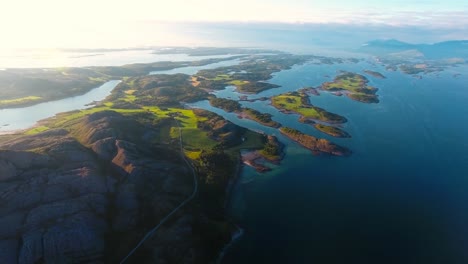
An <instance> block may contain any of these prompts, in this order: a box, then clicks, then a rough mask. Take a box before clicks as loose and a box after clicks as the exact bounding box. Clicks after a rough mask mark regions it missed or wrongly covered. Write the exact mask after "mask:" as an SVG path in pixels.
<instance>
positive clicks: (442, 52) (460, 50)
mask: <svg viewBox="0 0 468 264" xmlns="http://www.w3.org/2000/svg"><path fill="white" fill-rule="evenodd" d="M359 51H360V52H364V53H368V54H373V55H379V56H383V55H391V56H399V55H400V54H414V55H415V56H418V57H420V56H423V57H424V58H426V59H447V58H464V59H467V58H468V40H454V41H445V42H439V43H434V44H410V43H406V42H402V41H399V40H395V39H390V40H373V41H369V42H367V43H365V44H363V45H362V46H361V47H360V48H359Z"/></svg>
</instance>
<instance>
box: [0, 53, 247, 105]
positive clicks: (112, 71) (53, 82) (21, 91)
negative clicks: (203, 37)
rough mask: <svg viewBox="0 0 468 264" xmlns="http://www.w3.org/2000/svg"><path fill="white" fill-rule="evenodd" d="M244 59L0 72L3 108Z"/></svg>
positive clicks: (0, 101)
mask: <svg viewBox="0 0 468 264" xmlns="http://www.w3.org/2000/svg"><path fill="white" fill-rule="evenodd" d="M241 57H242V56H232V57H227V58H217V59H205V60H200V61H179V62H171V61H165V62H164V61H163V62H155V63H135V64H128V65H123V66H99V67H84V68H73V67H67V68H44V69H4V70H2V71H0V98H1V100H0V109H2V108H12V107H24V106H30V105H34V104H38V103H41V102H47V101H52V100H59V99H63V98H67V97H72V96H77V95H82V94H85V93H86V92H88V91H90V90H91V89H93V88H96V87H98V86H100V85H102V84H104V83H105V82H107V81H109V80H115V79H123V78H128V77H135V76H142V75H147V74H148V73H150V72H152V71H162V70H170V69H175V68H179V67H187V66H203V65H208V64H212V63H216V62H221V61H226V60H232V59H236V58H241Z"/></svg>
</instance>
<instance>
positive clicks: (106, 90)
mask: <svg viewBox="0 0 468 264" xmlns="http://www.w3.org/2000/svg"><path fill="white" fill-rule="evenodd" d="M124 53H128V52H127V51H125V52H124ZM130 53H132V52H130ZM136 54H140V52H137V53H136ZM157 56H158V58H159V60H160V59H161V58H163V57H164V58H167V59H168V58H170V57H171V56H174V58H175V61H177V60H178V59H180V60H186V59H187V58H190V59H189V60H194V59H195V58H196V59H207V58H224V57H230V56H232V55H226V56H224V55H221V56H203V57H193V56H188V55H186V54H168V55H157ZM139 58H140V57H139V56H136V57H131V56H130V55H129V58H127V59H126V60H128V61H134V62H135V61H136V60H138V59H139ZM150 59H155V58H152V57H150ZM148 60H149V59H148V58H146V59H145V61H148ZM240 61H241V60H239V59H234V60H227V61H222V62H217V63H211V64H208V65H204V66H196V67H180V68H176V69H173V70H167V71H154V72H151V73H150V74H176V73H184V74H194V73H196V72H197V71H199V70H203V69H213V68H218V67H224V66H231V65H236V64H239V62H240ZM104 62H105V61H103V62H102V63H104ZM120 62H122V60H120ZM115 63H116V62H115V61H114V62H113V63H110V64H111V65H120V64H122V63H118V64H115ZM119 82H120V81H118V80H113V81H109V82H106V83H105V84H103V85H102V86H100V87H97V88H95V89H93V90H91V91H89V92H88V93H86V94H84V95H80V96H75V97H70V98H65V99H62V100H57V101H52V102H46V103H40V104H37V105H33V106H29V107H22V108H12V109H0V120H1V122H2V123H0V134H1V133H8V132H12V131H16V130H19V129H26V128H29V127H32V126H34V125H35V124H36V123H37V121H39V120H42V119H45V118H48V117H52V116H54V115H56V114H58V113H61V112H68V111H73V110H78V109H84V108H88V107H91V105H89V104H90V103H92V102H94V101H101V100H103V99H105V98H106V97H107V96H108V95H110V93H111V92H112V90H113V89H114V88H115V87H116V86H117V84H118V83H119Z"/></svg>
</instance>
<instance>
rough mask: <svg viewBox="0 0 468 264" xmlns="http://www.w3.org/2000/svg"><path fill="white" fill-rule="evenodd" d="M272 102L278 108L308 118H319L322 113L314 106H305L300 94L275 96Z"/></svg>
mask: <svg viewBox="0 0 468 264" xmlns="http://www.w3.org/2000/svg"><path fill="white" fill-rule="evenodd" d="M271 103H272V105H273V106H274V107H276V108H279V109H284V110H287V111H293V112H296V113H298V114H300V115H302V116H304V117H307V118H314V119H319V118H320V117H321V116H320V113H319V112H317V110H315V109H314V108H313V107H304V105H303V104H302V97H301V96H300V95H290V94H283V95H278V96H274V97H272V98H271Z"/></svg>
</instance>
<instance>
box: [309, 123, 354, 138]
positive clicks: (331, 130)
mask: <svg viewBox="0 0 468 264" xmlns="http://www.w3.org/2000/svg"><path fill="white" fill-rule="evenodd" d="M314 127H315V128H316V129H317V130H319V131H321V132H323V133H325V134H328V135H330V136H332V137H338V138H350V137H351V135H350V134H348V132H346V131H344V130H342V129H340V128H338V127H334V126H327V125H324V124H317V123H316V124H314Z"/></svg>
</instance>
